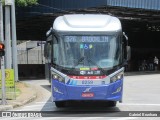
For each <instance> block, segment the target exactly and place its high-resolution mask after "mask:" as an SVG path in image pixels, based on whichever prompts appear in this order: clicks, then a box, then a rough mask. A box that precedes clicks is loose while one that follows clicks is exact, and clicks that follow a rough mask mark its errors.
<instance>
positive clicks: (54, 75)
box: [52, 73, 65, 83]
mask: <svg viewBox="0 0 160 120" xmlns="http://www.w3.org/2000/svg"><path fill="white" fill-rule="evenodd" d="M52 79H54V80H58V81H59V82H63V83H65V79H64V78H63V77H62V76H60V75H58V74H56V73H54V74H52Z"/></svg>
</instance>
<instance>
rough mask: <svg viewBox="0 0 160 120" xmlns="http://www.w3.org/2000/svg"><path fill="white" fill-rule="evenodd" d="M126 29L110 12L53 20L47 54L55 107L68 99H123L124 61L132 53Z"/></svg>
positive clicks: (47, 67) (48, 33)
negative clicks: (107, 13) (124, 30)
mask: <svg viewBox="0 0 160 120" xmlns="http://www.w3.org/2000/svg"><path fill="white" fill-rule="evenodd" d="M123 33H124V32H122V27H121V22H120V20H119V19H118V18H116V17H113V16H109V15H102V14H68V15H63V16H59V17H57V18H56V19H55V20H54V22H53V26H52V27H51V28H50V30H49V31H48V32H47V33H46V36H47V39H46V44H45V47H44V56H45V74H46V79H48V80H49V81H50V83H51V94H52V100H53V102H55V105H56V107H65V106H66V103H67V102H68V101H70V102H71V101H106V102H107V104H109V106H112V107H113V106H116V103H117V101H119V102H122V94H123V76H124V63H125V62H126V60H128V59H129V56H130V46H128V45H127V44H125V43H126V41H127V40H128V39H127V36H126V35H125V34H123ZM124 36H125V37H124ZM124 38H126V40H124ZM126 48H127V49H126Z"/></svg>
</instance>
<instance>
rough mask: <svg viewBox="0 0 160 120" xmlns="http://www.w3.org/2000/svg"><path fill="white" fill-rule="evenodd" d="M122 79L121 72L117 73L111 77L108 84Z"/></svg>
mask: <svg viewBox="0 0 160 120" xmlns="http://www.w3.org/2000/svg"><path fill="white" fill-rule="evenodd" d="M122 78H123V72H119V73H118V74H116V75H115V76H113V77H111V80H110V83H113V82H116V81H117V80H120V79H122Z"/></svg>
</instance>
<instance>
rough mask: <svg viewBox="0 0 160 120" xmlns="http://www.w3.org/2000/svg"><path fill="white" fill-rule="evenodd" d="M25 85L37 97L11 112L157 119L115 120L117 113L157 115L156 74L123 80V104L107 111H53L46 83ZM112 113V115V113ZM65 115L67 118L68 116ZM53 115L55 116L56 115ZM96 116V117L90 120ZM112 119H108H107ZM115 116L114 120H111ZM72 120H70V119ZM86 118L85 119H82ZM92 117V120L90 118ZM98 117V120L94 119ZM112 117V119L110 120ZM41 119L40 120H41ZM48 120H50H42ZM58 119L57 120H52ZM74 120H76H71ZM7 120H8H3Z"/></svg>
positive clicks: (159, 100)
mask: <svg viewBox="0 0 160 120" xmlns="http://www.w3.org/2000/svg"><path fill="white" fill-rule="evenodd" d="M23 82H25V83H28V84H31V85H33V86H35V88H36V91H38V94H37V97H38V99H36V100H35V101H34V102H32V103H30V104H27V105H25V106H22V107H19V108H16V109H14V111H51V112H52V114H54V115H55V116H57V117H60V116H65V117H69V118H65V119H69V120H70V119H74V118H73V117H79V116H81V118H78V119H82V120H83V119H84V120H90V119H93V120H94V119H104V118H106V117H107V118H108V119H110V120H112V119H116V120H129V119H130V120H133V119H138V120H139V119H144V120H153V119H155V120H156V119H157V120H158V119H159V118H152V117H150V118H140V117H127V118H125V117H123V118H121V117H118V116H119V113H121V111H129V112H131V113H132V112H134V111H139V112H141V111H151V112H153V111H160V87H159V85H160V74H145V75H143V74H132V75H129V74H128V75H127V76H125V79H124V96H123V103H118V104H117V107H114V108H107V107H103V106H100V107H97V106H96V105H97V104H95V106H94V105H93V104H92V107H85V106H83V107H82V106H81V105H79V106H78V107H69V108H63V109H58V108H56V107H55V105H54V103H52V102H51V98H50V95H51V91H50V85H49V83H48V81H47V80H30V81H23ZM115 111H116V112H115ZM68 112H69V114H68ZM56 113H57V114H56ZM93 116H96V117H93ZM108 116H112V117H108ZM115 116H117V117H118V118H115ZM70 117H72V118H70ZM82 117H87V118H82ZM90 117H92V118H90ZM97 117H101V118H97ZM113 117H114V118H113ZM43 119H44V118H43ZM45 119H48V120H50V119H51V118H45ZM52 119H60V118H56V117H54V118H52ZM75 119H77V118H75ZM7 120H8V119H7Z"/></svg>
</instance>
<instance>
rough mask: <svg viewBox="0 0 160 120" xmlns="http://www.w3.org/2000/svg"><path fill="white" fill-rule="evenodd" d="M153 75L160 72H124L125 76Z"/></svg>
mask: <svg viewBox="0 0 160 120" xmlns="http://www.w3.org/2000/svg"><path fill="white" fill-rule="evenodd" d="M151 74H160V71H134V72H124V76H133V75H151Z"/></svg>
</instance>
